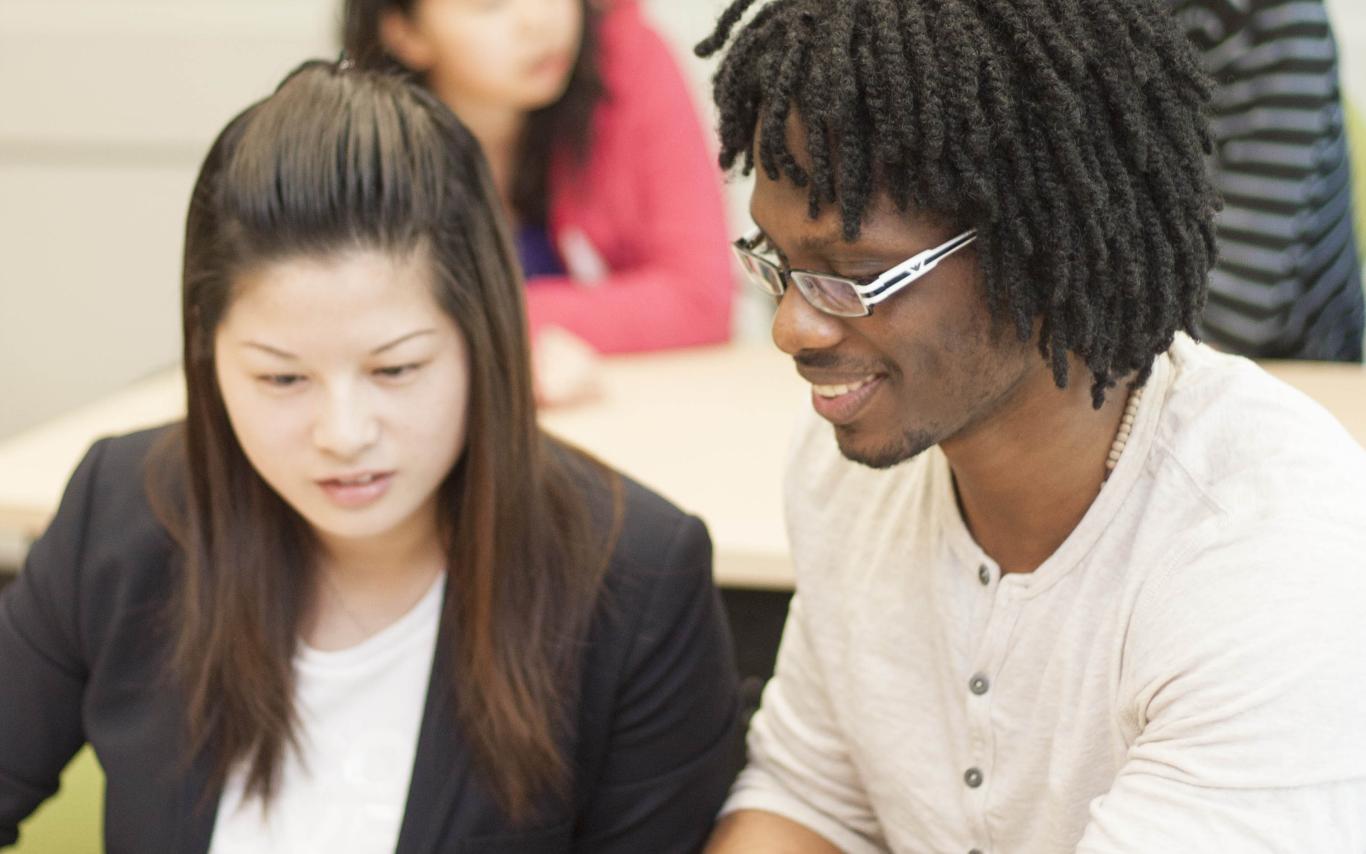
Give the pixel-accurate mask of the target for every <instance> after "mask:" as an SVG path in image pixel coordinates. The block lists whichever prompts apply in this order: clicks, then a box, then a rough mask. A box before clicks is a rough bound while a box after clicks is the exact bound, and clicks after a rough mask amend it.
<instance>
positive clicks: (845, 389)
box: [811, 376, 875, 397]
mask: <svg viewBox="0 0 1366 854" xmlns="http://www.w3.org/2000/svg"><path fill="white" fill-rule="evenodd" d="M874 379H875V377H872V376H867V377H864V378H863V379H861V380H859V381H858V382H856V383H851V384H849V385H814V384H813V385H812V386H811V388H812V389H814V390H815V392H816V394H818V395H820V396H821V397H839V396H840V395H843V394H848V393H849V392H851V391H858V390H859V389H861V388H863V387H864V386H866V385H868V383H870V382H872V381H873V380H874Z"/></svg>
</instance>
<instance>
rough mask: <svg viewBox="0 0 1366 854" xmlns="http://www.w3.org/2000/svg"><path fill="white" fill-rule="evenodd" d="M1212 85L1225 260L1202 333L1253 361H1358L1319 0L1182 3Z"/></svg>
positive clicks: (1343, 150) (1332, 55)
mask: <svg viewBox="0 0 1366 854" xmlns="http://www.w3.org/2000/svg"><path fill="white" fill-rule="evenodd" d="M1172 2H1173V5H1174V6H1175V7H1176V9H1177V11H1178V14H1179V15H1180V16H1181V20H1182V22H1183V23H1184V24H1185V26H1186V29H1187V31H1188V32H1189V33H1190V36H1191V39H1192V40H1193V41H1194V43H1195V45H1196V47H1197V48H1198V49H1199V50H1200V52H1201V53H1202V55H1203V58H1204V62H1205V67H1206V69H1207V70H1208V71H1209V72H1210V74H1211V75H1212V76H1213V77H1214V79H1215V80H1216V82H1217V84H1218V86H1217V88H1216V92H1215V96H1214V103H1213V105H1212V113H1211V119H1212V125H1213V131H1214V137H1215V141H1216V152H1215V158H1216V169H1215V180H1216V182H1217V185H1218V188H1219V191H1220V192H1221V194H1222V195H1223V197H1224V205H1225V207H1224V210H1223V212H1222V213H1221V214H1220V217H1219V221H1218V230H1219V242H1220V250H1219V262H1218V264H1217V265H1216V266H1215V269H1214V271H1213V272H1212V274H1211V277H1210V296H1209V304H1208V306H1207V308H1206V310H1205V316H1204V320H1203V332H1204V335H1205V337H1206V339H1207V340H1209V341H1210V342H1211V343H1213V344H1214V345H1216V346H1218V347H1220V348H1222V349H1225V350H1231V351H1234V352H1238V353H1241V354H1244V355H1249V356H1257V357H1271V358H1275V357H1279V358H1301V359H1324V360H1343V361H1359V360H1360V359H1361V357H1362V327H1363V322H1364V319H1366V311H1364V310H1363V298H1362V289H1361V269H1360V266H1359V263H1358V258H1357V252H1356V247H1355V241H1354V238H1353V222H1352V193H1351V175H1350V169H1349V164H1348V160H1349V158H1348V151H1347V142H1346V129H1345V124H1346V123H1345V121H1344V116H1343V109H1342V101H1341V98H1340V95H1339V89H1338V68H1337V65H1338V58H1337V47H1336V45H1335V43H1334V40H1333V32H1332V28H1331V27H1330V25H1329V22H1328V12H1327V10H1326V9H1325V8H1324V5H1323V3H1322V2H1321V0H1172Z"/></svg>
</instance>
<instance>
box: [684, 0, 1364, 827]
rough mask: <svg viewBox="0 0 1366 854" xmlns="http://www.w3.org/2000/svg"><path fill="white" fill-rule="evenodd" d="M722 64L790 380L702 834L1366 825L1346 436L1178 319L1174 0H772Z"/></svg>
mask: <svg viewBox="0 0 1366 854" xmlns="http://www.w3.org/2000/svg"><path fill="white" fill-rule="evenodd" d="M749 5H750V2H748V0H740V2H737V3H736V4H735V5H734V6H732V7H731V8H730V9H728V10H727V11H726V13H725V14H724V15H723V16H722V20H721V23H720V24H719V25H718V29H717V32H716V33H715V34H714V35H713V36H712V37H711V38H709V39H708V40H707V41H706V42H704V43H703V44H702V45H699V48H698V51H699V53H701V54H704V55H706V54H709V53H713V52H715V51H717V50H719V49H720V48H721V47H722V46H723V45H724V44H725V42H726V41H727V40H728V39H729V36H730V32H731V30H732V29H733V28H734V26H735V25H736V23H737V21H738V20H739V18H740V17H741V16H742V15H743V14H744V12H745V10H746V7H748V6H749ZM716 96H717V102H718V104H719V106H720V113H721V118H720V128H721V142H722V164H723V166H726V167H730V166H731V165H733V164H734V163H735V161H736V160H737V158H740V159H742V160H743V164H744V168H746V169H748V168H750V167H751V166H752V165H753V164H754V163H758V164H759V166H760V168H759V169H757V170H756V171H757V178H756V186H755V190H754V195H753V198H752V203H751V211H752V213H753V217H754V220H755V222H756V223H757V225H758V226H759V229H758V231H757V232H756V233H755V234H753V235H749V236H748V237H747V238H745V239H742V240H741V241H739V242H738V243H737V253H738V254H739V256H740V258H741V261H742V262H743V263H744V264H745V267H746V269H747V270H748V271H749V273H750V274H751V277H752V278H754V279H755V281H756V282H757V283H759V284H761V285H762V286H764V287H766V288H768V289H769V290H770V292H773V293H775V294H776V295H778V296H779V297H780V301H779V306H778V313H777V316H776V318H775V320H774V326H773V338H774V340H775V342H776V343H777V345H778V346H779V347H780V348H781V349H782V350H783V351H784V352H786V353H788V354H789V355H791V356H792V357H793V360H794V362H795V363H796V369H797V370H798V371H799V372H800V373H801V374H802V375H803V376H804V377H805V378H806V379H808V380H809V381H810V382H811V384H812V392H813V395H812V403H813V408H814V410H815V414H814V415H813V416H812V417H810V418H809V419H808V423H807V424H806V425H805V427H804V429H803V430H802V431H801V432H800V434H799V437H798V439H797V443H796V446H795V448H794V450H793V456H792V462H791V467H790V470H789V474H788V480H787V484H786V498H787V516H788V527H789V533H790V537H791V547H792V555H793V560H794V564H795V568H796V575H797V594H796V596H795V598H794V600H793V604H792V608H791V612H790V615H789V621H788V625H787V629H786V632H785V634H784V638H783V644H782V648H781V651H780V653H779V660H778V665H777V669H776V675H775V677H774V678H773V680H772V681H771V682H770V683H769V687H768V689H767V691H766V693H765V695H764V698H763V704H762V707H761V709H760V710H759V712H758V714H757V715H756V717H755V719H754V721H753V724H752V728H751V734H750V741H749V750H750V757H749V767H748V768H747V769H746V771H745V772H744V773H743V774H742V776H741V777H740V779H739V781H738V782H737V784H736V786H735V788H734V791H733V792H732V795H731V798H730V801H729V802H728V804H727V806H726V809H725V814H724V817H723V819H722V821H721V824H720V825H719V827H718V830H717V832H716V835H715V837H714V838H713V841H712V851H713V852H737V854H761V852H830V851H838V850H842V851H848V852H874V851H882V850H892V851H896V852H1009V854H1019V852H1029V854H1044V853H1045V852H1047V853H1048V854H1054V853H1055V852H1056V854H1061V852H1073V851H1080V852H1087V854H1101V852H1104V854H1117V852H1143V854H1150V852H1182V854H1186V852H1202V851H1220V852H1224V851H1230V852H1231V851H1237V852H1243V851H1252V850H1256V851H1274V852H1286V854H1289V852H1305V851H1313V852H1337V851H1344V852H1345V851H1361V850H1364V849H1366V725H1363V723H1362V722H1363V720H1366V620H1363V619H1362V613H1363V611H1364V610H1366V451H1363V449H1362V448H1361V447H1360V446H1358V445H1356V444H1355V443H1354V442H1353V441H1352V439H1351V438H1350V437H1349V436H1348V435H1347V433H1346V432H1345V431H1344V430H1343V429H1342V427H1341V426H1340V425H1339V424H1337V423H1336V422H1335V421H1334V420H1333V419H1332V417H1331V416H1329V415H1328V414H1327V413H1326V412H1324V411H1323V410H1322V409H1321V408H1319V407H1318V406H1316V405H1315V404H1313V403H1312V402H1310V401H1309V400H1307V399H1305V398H1304V397H1303V396H1301V395H1299V394H1297V393H1296V392H1294V391H1292V390H1291V389H1289V388H1287V387H1285V386H1283V385H1281V384H1280V383H1278V382H1276V381H1275V380H1273V379H1271V378H1270V377H1268V376H1267V375H1266V374H1265V373H1263V372H1262V371H1261V370H1259V369H1258V368H1257V367H1256V366H1255V365H1253V364H1251V363H1250V362H1247V361H1244V360H1242V359H1240V358H1237V357H1233V356H1227V355H1221V354H1218V353H1216V352H1214V351H1213V350H1211V349H1209V348H1208V347H1205V346H1203V345H1200V344H1197V343H1195V342H1194V341H1193V340H1192V339H1191V338H1190V337H1189V333H1191V332H1192V331H1193V330H1194V329H1195V324H1196V320H1197V318H1198V316H1199V313H1200V309H1201V307H1202V305H1203V303H1204V296H1205V288H1206V280H1207V277H1208V272H1209V269H1210V267H1211V265H1212V263H1213V259H1214V215H1215V209H1216V207H1217V202H1216V199H1215V195H1214V192H1213V190H1212V188H1211V186H1210V183H1209V179H1208V177H1207V173H1206V169H1205V158H1206V156H1207V154H1208V153H1209V151H1210V148H1211V146H1210V141H1209V135H1208V132H1207V129H1206V124H1205V121H1204V118H1203V115H1204V110H1205V107H1206V104H1207V102H1208V99H1209V97H1210V91H1209V84H1208V82H1207V80H1206V79H1205V77H1204V76H1203V72H1202V71H1201V69H1200V68H1199V65H1198V61H1197V59H1196V57H1195V55H1194V53H1193V51H1192V49H1191V46H1190V44H1189V42H1188V41H1187V39H1186V38H1185V36H1184V35H1183V33H1182V32H1181V30H1180V28H1179V27H1178V26H1177V24H1176V23H1175V21H1174V20H1173V18H1172V16H1171V14H1170V12H1169V11H1168V10H1167V9H1166V8H1165V7H1164V6H1163V2H1162V0H973V2H968V0H840V1H839V2H831V0H775V2H770V3H768V4H767V5H765V6H763V8H762V9H761V10H760V11H759V12H758V13H757V15H756V16H755V17H754V18H753V20H752V21H751V22H750V23H749V24H748V25H747V26H746V27H745V28H744V29H743V31H742V32H740V33H739V35H738V36H736V38H735V41H734V44H733V45H732V47H731V48H730V50H729V53H728V55H727V56H726V58H725V59H724V61H723V63H722V65H721V67H720V70H719V72H718V75H717V79H716ZM908 259H910V260H909V261H908ZM741 417H742V416H741ZM832 426H833V430H832V429H831V428H832Z"/></svg>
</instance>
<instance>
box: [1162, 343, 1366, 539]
mask: <svg viewBox="0 0 1366 854" xmlns="http://www.w3.org/2000/svg"><path fill="white" fill-rule="evenodd" d="M1173 364H1174V374H1175V376H1174V379H1173V381H1172V383H1171V385H1170V387H1169V388H1168V390H1167V392H1166V397H1165V400H1164V401H1163V403H1162V405H1163V411H1162V416H1161V422H1160V425H1159V427H1158V431H1157V436H1156V446H1157V447H1156V449H1155V454H1154V460H1153V465H1152V467H1151V468H1150V473H1151V474H1152V475H1153V476H1156V477H1159V478H1161V477H1164V476H1171V475H1173V474H1178V473H1179V475H1180V477H1181V479H1182V480H1183V481H1184V482H1186V483H1187V484H1188V485H1189V486H1190V487H1192V488H1194V489H1196V490H1198V491H1199V492H1201V493H1202V495H1203V497H1204V499H1205V500H1206V501H1207V502H1208V503H1209V504H1211V505H1214V506H1216V507H1217V508H1218V511H1219V513H1220V514H1221V515H1224V516H1226V517H1228V518H1229V519H1232V520H1242V524H1243V525H1244V526H1247V527H1251V528H1253V529H1255V528H1256V527H1259V526H1261V525H1263V524H1266V523H1270V522H1273V521H1274V520H1275V519H1278V518H1282V517H1286V516H1293V515H1302V516H1306V517H1313V518H1319V519H1332V518H1335V517H1337V516H1339V515H1340V513H1345V514H1346V516H1347V518H1349V519H1351V518H1355V519H1356V520H1357V521H1358V523H1359V524H1360V525H1361V526H1362V527H1363V528H1366V449H1363V448H1362V447H1361V445H1360V444H1359V443H1357V441H1356V440H1355V439H1354V438H1353V437H1352V436H1351V434H1349V433H1348V432H1347V430H1346V428H1344V427H1343V426H1342V424H1341V423H1339V422H1338V420H1337V419H1336V418H1335V417H1334V416H1333V415H1332V414H1331V413H1329V412H1328V411H1327V410H1326V409H1324V408H1323V407H1322V406H1320V405H1319V404H1318V403H1316V402H1315V401H1313V400H1311V399H1310V398H1309V397H1307V396H1306V395H1304V394H1303V393H1301V392H1300V391H1298V390H1296V389H1294V388H1292V387H1290V386H1289V385H1287V384H1286V383H1284V382H1282V381H1280V380H1279V379H1277V378H1275V377H1273V376H1271V375H1270V374H1268V373H1267V372H1266V371H1264V370H1263V369H1262V368H1260V367H1259V366H1257V365H1255V364H1254V363H1252V362H1249V361H1248V360H1246V359H1241V358H1238V357H1233V356H1225V355H1221V354H1217V353H1213V352H1212V351H1209V350H1208V348H1204V347H1197V346H1196V345H1194V344H1189V345H1187V346H1185V347H1183V348H1179V349H1178V350H1177V351H1175V352H1174V354H1173Z"/></svg>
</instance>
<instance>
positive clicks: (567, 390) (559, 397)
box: [531, 326, 600, 407]
mask: <svg viewBox="0 0 1366 854" xmlns="http://www.w3.org/2000/svg"><path fill="white" fill-rule="evenodd" d="M599 361H600V360H599V358H598V351H596V350H594V349H593V347H592V345H591V344H589V343H588V342H587V341H584V340H583V339H582V338H580V337H579V336H577V335H575V334H574V333H572V332H568V331H566V330H564V329H561V328H559V327H558V326H547V327H545V328H544V329H542V330H541V331H540V332H539V333H538V334H537V336H536V341H535V343H534V345H533V349H532V353H531V366H532V371H533V372H534V377H533V378H534V380H535V391H536V405H537V406H543V407H544V406H567V405H569V404H573V403H581V402H583V401H585V400H589V399H590V398H592V397H593V396H595V395H596V394H597V392H598V386H599V375H598V370H599V369H598V365H599Z"/></svg>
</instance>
